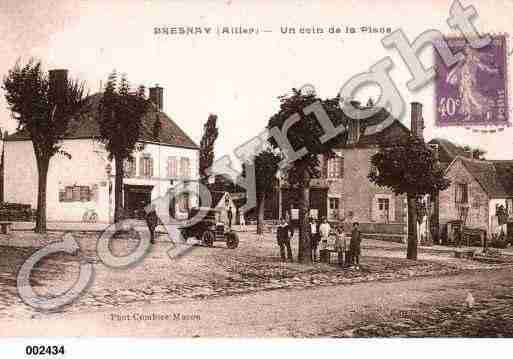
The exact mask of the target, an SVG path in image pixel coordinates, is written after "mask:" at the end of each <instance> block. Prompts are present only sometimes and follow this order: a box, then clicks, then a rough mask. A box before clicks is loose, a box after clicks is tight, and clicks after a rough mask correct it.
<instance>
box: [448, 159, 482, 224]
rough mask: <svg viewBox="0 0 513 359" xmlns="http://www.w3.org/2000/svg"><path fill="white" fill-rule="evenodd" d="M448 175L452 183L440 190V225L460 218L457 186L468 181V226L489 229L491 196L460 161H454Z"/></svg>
mask: <svg viewBox="0 0 513 359" xmlns="http://www.w3.org/2000/svg"><path fill="white" fill-rule="evenodd" d="M446 176H447V178H449V179H450V180H451V185H450V186H449V188H448V189H446V190H445V191H442V192H440V200H439V203H440V206H439V211H440V225H441V226H443V225H445V224H447V222H448V221H452V220H457V219H459V215H458V209H457V205H456V187H457V185H458V184H459V183H466V184H467V186H468V202H469V209H468V216H467V221H466V226H467V227H472V228H481V229H484V230H486V231H488V229H489V228H488V222H489V219H488V218H489V198H488V195H487V194H486V192H485V191H484V190H483V188H482V187H481V185H480V184H479V182H477V180H476V179H475V178H474V177H473V176H472V175H471V174H470V173H469V172H468V171H467V169H466V168H465V166H464V165H463V164H462V163H461V162H460V161H456V162H455V163H453V165H452V166H451V167H450V168H449V170H448V172H447V174H446Z"/></svg>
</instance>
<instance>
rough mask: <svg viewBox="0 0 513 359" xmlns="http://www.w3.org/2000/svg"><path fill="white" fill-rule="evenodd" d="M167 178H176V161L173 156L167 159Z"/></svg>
mask: <svg viewBox="0 0 513 359" xmlns="http://www.w3.org/2000/svg"><path fill="white" fill-rule="evenodd" d="M167 176H168V177H169V178H177V177H178V161H177V159H176V157H175V156H170V157H168V158H167Z"/></svg>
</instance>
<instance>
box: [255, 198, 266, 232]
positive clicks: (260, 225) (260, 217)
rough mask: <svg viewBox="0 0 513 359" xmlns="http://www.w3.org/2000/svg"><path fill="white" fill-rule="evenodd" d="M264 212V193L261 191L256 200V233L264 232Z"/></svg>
mask: <svg viewBox="0 0 513 359" xmlns="http://www.w3.org/2000/svg"><path fill="white" fill-rule="evenodd" d="M264 212H265V193H262V195H261V197H260V201H259V202H258V213H257V234H262V233H264Z"/></svg>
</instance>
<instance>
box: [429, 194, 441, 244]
mask: <svg viewBox="0 0 513 359" xmlns="http://www.w3.org/2000/svg"><path fill="white" fill-rule="evenodd" d="M439 194H440V193H439V192H438V191H437V192H436V193H435V194H434V195H433V216H432V217H433V219H432V223H431V227H432V228H433V230H432V238H433V242H434V243H436V244H442V241H441V240H440V196H439Z"/></svg>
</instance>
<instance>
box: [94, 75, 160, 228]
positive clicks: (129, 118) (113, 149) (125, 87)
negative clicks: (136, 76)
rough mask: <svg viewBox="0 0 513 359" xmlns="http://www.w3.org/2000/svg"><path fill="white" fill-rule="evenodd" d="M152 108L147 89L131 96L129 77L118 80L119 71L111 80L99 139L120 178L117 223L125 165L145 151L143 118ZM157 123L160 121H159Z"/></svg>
mask: <svg viewBox="0 0 513 359" xmlns="http://www.w3.org/2000/svg"><path fill="white" fill-rule="evenodd" d="M149 106H150V101H149V100H148V99H147V98H146V97H145V89H144V87H142V86H140V87H139V88H138V90H137V92H136V93H135V94H134V93H131V92H130V86H129V83H128V80H127V77H126V76H125V75H122V76H121V79H120V80H119V81H118V76H117V73H116V71H113V72H112V73H111V74H110V75H109V78H108V81H107V86H106V87H105V92H104V93H103V96H102V99H101V100H100V105H99V107H98V111H99V126H100V136H99V140H100V141H101V142H103V143H104V144H105V149H106V150H107V152H108V153H109V159H110V160H112V159H114V161H115V166H116V178H115V185H114V202H115V206H114V221H115V222H116V223H117V222H119V221H120V220H121V219H122V216H123V202H122V198H123V197H122V196H123V176H124V166H123V164H124V162H125V161H126V160H132V154H133V152H134V151H137V150H141V149H142V147H143V145H142V144H141V143H140V142H139V140H140V138H141V134H142V131H143V116H144V115H145V114H146V112H147V111H148V109H149ZM157 121H159V119H158V118H157ZM157 130H159V129H158V125H156V126H154V127H153V132H154V133H153V135H154V136H155V135H157V136H155V137H158V134H157V133H155V131H157Z"/></svg>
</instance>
